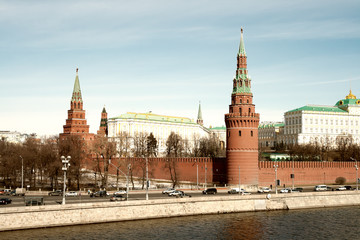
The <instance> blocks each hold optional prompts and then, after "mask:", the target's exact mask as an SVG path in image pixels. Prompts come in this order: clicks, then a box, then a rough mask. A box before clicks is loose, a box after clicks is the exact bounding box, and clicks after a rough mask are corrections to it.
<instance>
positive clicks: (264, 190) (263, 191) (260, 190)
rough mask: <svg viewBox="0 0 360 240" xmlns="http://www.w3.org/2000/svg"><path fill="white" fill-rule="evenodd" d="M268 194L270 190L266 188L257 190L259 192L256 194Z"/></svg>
mask: <svg viewBox="0 0 360 240" xmlns="http://www.w3.org/2000/svg"><path fill="white" fill-rule="evenodd" d="M269 192H271V189H270V188H268V187H262V188H259V190H258V193H269Z"/></svg>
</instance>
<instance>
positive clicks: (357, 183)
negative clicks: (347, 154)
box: [350, 157, 359, 191]
mask: <svg viewBox="0 0 360 240" xmlns="http://www.w3.org/2000/svg"><path fill="white" fill-rule="evenodd" d="M350 159H351V160H353V161H355V166H354V167H355V170H356V191H358V190H359V186H358V185H359V179H358V169H359V168H358V165H357V160H356V159H355V158H352V157H351V158H350Z"/></svg>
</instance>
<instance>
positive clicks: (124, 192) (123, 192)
mask: <svg viewBox="0 0 360 240" xmlns="http://www.w3.org/2000/svg"><path fill="white" fill-rule="evenodd" d="M121 194H126V190H119V191H117V192H114V195H121Z"/></svg>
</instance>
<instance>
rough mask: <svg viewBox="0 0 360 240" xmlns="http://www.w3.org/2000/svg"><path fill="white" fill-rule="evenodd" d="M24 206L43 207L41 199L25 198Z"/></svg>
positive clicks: (42, 199)
mask: <svg viewBox="0 0 360 240" xmlns="http://www.w3.org/2000/svg"><path fill="white" fill-rule="evenodd" d="M25 205H26V206H40V205H45V203H44V198H43V197H28V198H25Z"/></svg>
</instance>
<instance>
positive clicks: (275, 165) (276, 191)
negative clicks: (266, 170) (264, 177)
mask: <svg viewBox="0 0 360 240" xmlns="http://www.w3.org/2000/svg"><path fill="white" fill-rule="evenodd" d="M278 167H279V165H277V164H274V168H275V193H276V194H278V190H277V185H278V180H277V168H278Z"/></svg>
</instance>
